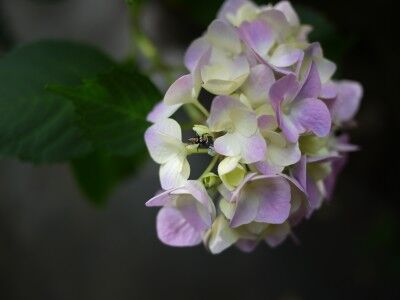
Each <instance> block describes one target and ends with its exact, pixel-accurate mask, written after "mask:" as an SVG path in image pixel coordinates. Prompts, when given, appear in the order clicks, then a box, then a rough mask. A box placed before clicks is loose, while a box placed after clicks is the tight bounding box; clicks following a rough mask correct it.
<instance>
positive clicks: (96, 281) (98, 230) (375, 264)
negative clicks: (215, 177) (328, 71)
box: [0, 0, 400, 300]
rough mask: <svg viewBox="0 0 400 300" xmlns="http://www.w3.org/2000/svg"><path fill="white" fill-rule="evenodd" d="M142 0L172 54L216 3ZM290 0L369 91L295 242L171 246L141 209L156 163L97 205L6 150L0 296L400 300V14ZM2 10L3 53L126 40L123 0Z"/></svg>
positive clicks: (0, 196)
mask: <svg viewBox="0 0 400 300" xmlns="http://www.w3.org/2000/svg"><path fill="white" fill-rule="evenodd" d="M150 2H151V3H150V4H149V6H148V8H147V9H146V11H145V17H144V19H143V20H142V23H143V26H144V28H145V29H146V30H147V31H148V32H149V34H150V35H151V37H152V38H153V39H154V41H155V42H156V43H157V45H158V46H159V48H160V50H161V51H162V52H163V53H164V55H165V56H166V57H167V59H169V60H170V61H179V60H180V59H181V55H182V53H183V52H182V51H183V49H184V47H185V45H187V44H188V43H189V41H190V40H192V39H193V38H195V37H196V36H198V35H200V34H201V32H202V31H203V30H204V29H205V26H206V24H207V23H208V22H209V21H210V18H212V17H213V16H214V15H215V10H216V8H218V7H219V5H220V3H221V1H203V2H201V3H200V1H196V2H194V1H180V0H166V1H150ZM293 3H294V4H301V5H307V6H309V7H311V8H313V9H315V10H318V11H321V12H323V13H324V15H325V16H326V17H327V19H328V20H329V21H330V22H331V23H332V24H333V25H334V28H336V29H335V30H334V31H332V28H328V29H327V30H331V31H329V33H330V34H329V35H328V37H326V36H324V37H323V40H322V46H326V48H327V51H326V54H327V56H328V57H330V58H334V59H335V60H338V61H339V62H340V66H339V72H340V77H343V78H350V79H355V80H358V81H360V82H361V83H362V84H363V86H364V89H365V96H364V99H363V103H362V108H361V111H360V113H359V115H358V117H357V120H358V127H357V128H356V129H354V130H353V131H352V136H353V142H355V143H357V144H359V145H361V147H362V151H360V152H358V153H354V154H352V155H351V159H350V162H349V164H348V166H347V167H346V169H345V171H344V173H343V174H342V176H341V177H340V180H339V184H338V187H337V191H336V196H335V199H334V201H333V202H331V203H329V204H326V205H325V206H324V207H323V208H322V209H321V210H320V211H318V212H317V213H316V214H315V215H314V216H313V218H312V219H311V220H309V221H307V222H304V223H302V224H301V225H300V226H299V227H298V228H296V229H295V233H296V235H297V237H298V238H299V240H300V245H296V244H295V243H293V242H292V241H286V242H285V243H284V244H283V245H282V246H281V247H279V248H277V249H269V248H268V247H267V246H265V245H261V246H260V247H258V248H257V250H256V251H255V252H254V253H252V254H243V253H241V252H239V251H238V250H236V249H234V248H233V249H230V250H228V251H226V252H225V253H223V254H221V255H218V256H212V255H210V254H208V253H207V252H206V251H204V249H203V248H202V247H196V248H186V249H178V248H169V247H167V246H164V245H162V244H161V243H160V242H159V241H158V240H157V237H156V233H155V225H154V222H155V215H156V210H155V209H149V208H145V206H144V202H145V201H146V199H148V198H149V197H151V196H152V195H153V193H154V192H155V191H156V189H157V187H158V179H157V166H156V165H155V164H153V163H152V162H150V161H149V162H148V163H147V164H145V165H144V166H143V167H142V168H141V171H140V172H139V173H138V174H137V175H136V177H134V178H131V179H129V180H127V181H125V182H124V183H123V185H122V186H121V187H120V188H119V189H118V190H117V192H116V193H115V194H114V196H113V197H112V198H111V200H110V202H109V204H108V206H107V207H105V208H102V209H98V208H95V207H94V206H92V205H91V204H89V203H88V202H87V201H85V200H84V198H83V197H82V196H81V195H80V192H79V190H78V188H77V186H76V184H75V182H74V179H73V177H72V175H71V173H70V170H69V168H68V166H67V165H53V166H32V165H30V164H27V163H21V162H17V161H13V160H5V159H3V160H1V161H0V299H32V300H33V299H57V300H58V299H96V300H101V299H116V300H119V299H279V300H289V299H293V300H294V299H324V300H325V299H400V298H399V297H400V292H399V284H400V282H399V278H400V243H399V242H400V219H399V217H400V214H399V201H400V199H399V188H398V186H399V179H398V176H396V175H397V174H398V169H399V164H398V156H399V146H398V140H397V139H398V138H399V126H398V122H399V117H398V113H399V110H398V105H397V104H398V102H399V101H400V99H399V89H400V84H399V83H400V82H399V81H398V75H397V70H398V61H399V54H398V53H399V52H398V51H397V49H396V48H395V43H396V41H398V39H399V26H398V23H399V13H398V11H396V9H395V6H394V3H395V2H394V1H389V0H382V1H379V2H375V3H373V4H369V3H368V2H367V1H356V0H347V1H341V0H336V1H293ZM0 12H1V13H0V55H1V53H2V52H3V53H4V52H6V51H7V50H8V49H10V48H11V47H13V46H14V45H17V44H21V43H24V42H27V41H30V40H34V39H39V38H43V37H62V38H71V39H76V40H82V41H87V42H89V43H92V44H95V45H98V46H99V47H102V48H103V49H105V50H106V51H108V52H109V53H110V54H112V55H113V56H114V57H115V58H117V59H122V58H124V57H125V56H126V55H127V53H129V51H130V46H129V45H130V41H129V38H130V34H129V17H128V11H127V9H126V7H125V5H124V3H123V1H122V0H114V1H110V0H85V1H83V0H68V1H67V0H58V1H54V0H53V1H51V0H47V1H45V0H41V1H40V0H35V1H33V0H0ZM317 37H318V36H317ZM0 97H1V95H0ZM0 113H1V112H0ZM0 117H1V115H0Z"/></svg>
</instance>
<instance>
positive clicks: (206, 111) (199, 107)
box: [193, 101, 210, 118]
mask: <svg viewBox="0 0 400 300" xmlns="http://www.w3.org/2000/svg"><path fill="white" fill-rule="evenodd" d="M193 105H194V106H196V108H197V109H198V110H199V111H200V112H202V113H203V114H204V115H205V116H206V117H207V118H208V116H209V115H210V113H209V112H208V110H207V108H205V107H204V106H203V105H202V104H201V103H200V102H199V101H195V102H193Z"/></svg>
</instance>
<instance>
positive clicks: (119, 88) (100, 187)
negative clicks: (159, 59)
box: [48, 68, 161, 204]
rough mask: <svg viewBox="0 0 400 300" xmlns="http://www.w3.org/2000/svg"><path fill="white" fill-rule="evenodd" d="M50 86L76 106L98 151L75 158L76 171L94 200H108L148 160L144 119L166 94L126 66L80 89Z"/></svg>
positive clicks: (85, 132)
mask: <svg viewBox="0 0 400 300" xmlns="http://www.w3.org/2000/svg"><path fill="white" fill-rule="evenodd" d="M48 89H49V90H51V91H52V92H53V93H57V94H59V95H62V96H64V97H67V98H68V99H70V100H72V102H73V103H74V105H75V109H76V113H77V114H78V116H79V119H78V124H79V126H80V128H81V129H82V131H83V132H84V134H85V137H86V138H87V139H88V140H90V141H91V142H92V144H93V146H94V148H95V149H96V151H95V152H93V153H91V154H90V155H88V156H86V157H84V158H80V159H77V160H74V161H73V162H72V169H73V170H74V173H75V176H76V179H77V181H78V183H79V184H80V187H81V189H82V191H83V192H84V193H85V194H86V195H87V196H88V197H89V199H90V200H92V202H94V203H97V204H101V203H104V201H105V200H106V198H107V196H108V195H109V194H110V192H111V191H112V190H113V188H114V187H115V186H116V185H117V184H118V183H119V182H120V180H121V179H123V178H125V177H126V176H128V175H130V174H132V173H133V171H135V169H136V168H137V167H138V166H140V164H141V163H142V162H143V161H144V158H145V157H146V155H147V151H146V147H145V144H144V140H143V135H144V132H145V130H146V128H147V127H148V123H147V121H146V119H145V118H146V116H147V114H148V112H149V111H150V110H151V109H152V107H153V106H154V104H155V103H156V102H158V101H159V100H160V99H161V94H160V92H159V91H158V90H157V88H156V87H155V86H154V85H153V84H152V83H151V81H150V80H149V79H148V78H147V77H145V76H143V75H141V74H140V73H138V72H136V71H134V70H126V69H121V68H117V69H114V70H113V71H111V72H109V73H107V74H103V75H99V76H98V77H97V78H96V79H93V80H85V81H84V82H83V84H82V85H80V86H78V87H67V86H60V85H57V86H55V85H53V86H49V87H48Z"/></svg>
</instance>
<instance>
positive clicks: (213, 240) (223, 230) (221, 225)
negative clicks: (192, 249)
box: [208, 215, 239, 254]
mask: <svg viewBox="0 0 400 300" xmlns="http://www.w3.org/2000/svg"><path fill="white" fill-rule="evenodd" d="M238 239H239V236H238V235H237V233H236V232H235V231H234V230H233V229H232V228H230V227H229V224H228V221H227V220H226V219H225V218H224V216H223V215H219V216H218V217H217V218H216V219H215V221H214V223H213V225H212V227H211V232H210V234H209V237H208V248H209V249H210V251H211V253H213V254H218V253H221V252H222V251H224V250H225V249H227V248H228V247H230V246H231V245H233V244H234V243H236V241H237V240H238Z"/></svg>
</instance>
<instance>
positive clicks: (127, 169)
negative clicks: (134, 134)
mask: <svg viewBox="0 0 400 300" xmlns="http://www.w3.org/2000/svg"><path fill="white" fill-rule="evenodd" d="M141 160H142V157H140V156H134V157H118V156H113V155H110V154H108V153H106V152H104V151H95V152H92V153H90V154H89V155H87V156H85V157H82V158H78V159H75V160H73V161H72V163H71V168H72V171H73V173H74V175H75V179H76V181H77V182H78V184H79V186H80V188H81V190H82V192H83V193H84V194H85V195H86V196H87V197H88V199H89V200H90V201H91V202H92V203H94V204H96V205H102V204H104V203H105V201H106V200H107V197H108V196H109V195H110V193H111V192H112V191H113V189H114V188H115V187H116V186H117V185H118V183H120V181H121V180H123V179H124V178H126V177H128V176H129V175H131V174H132V173H133V172H134V171H135V169H136V168H137V167H138V165H139V162H140V161H141Z"/></svg>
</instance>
